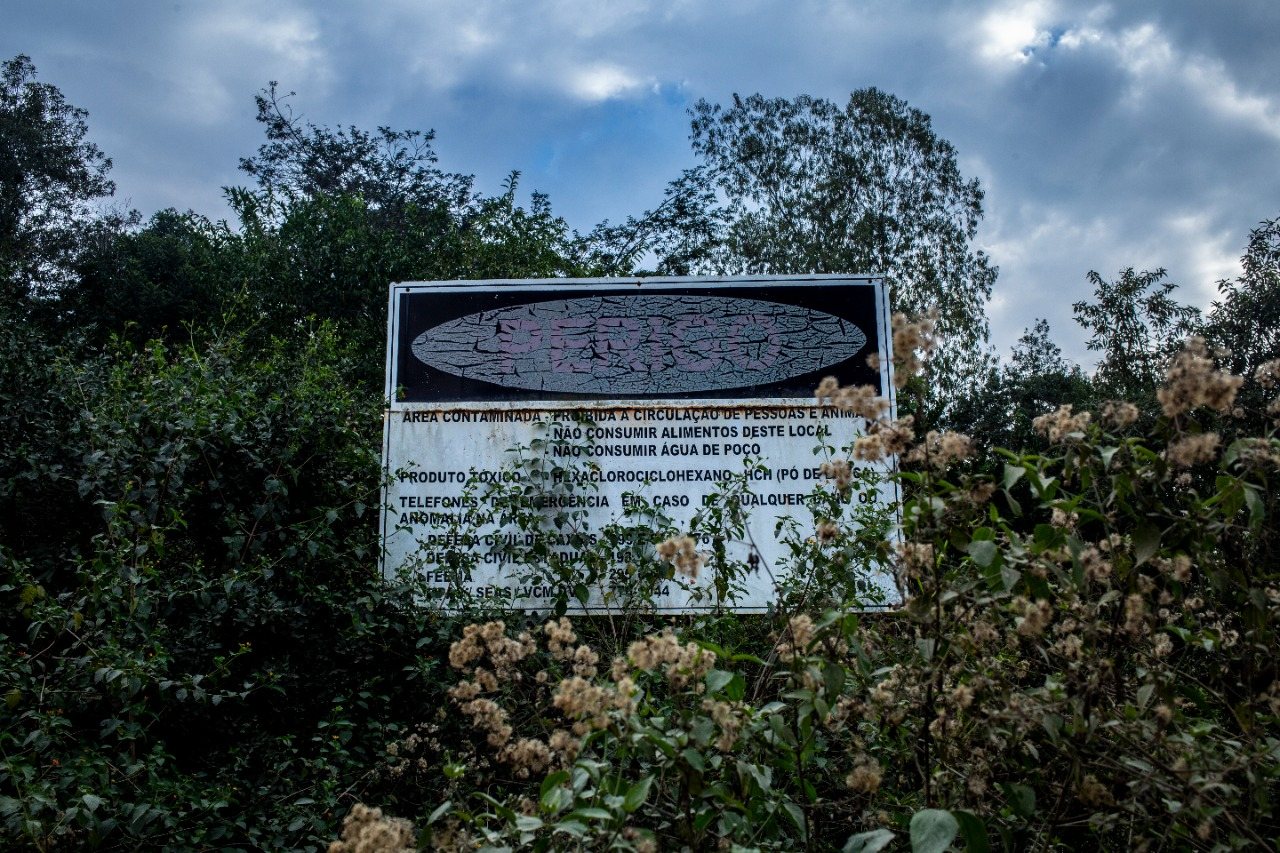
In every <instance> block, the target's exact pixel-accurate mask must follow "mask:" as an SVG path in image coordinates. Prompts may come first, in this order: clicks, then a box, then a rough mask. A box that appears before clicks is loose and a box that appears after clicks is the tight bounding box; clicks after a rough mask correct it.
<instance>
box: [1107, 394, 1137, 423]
mask: <svg viewBox="0 0 1280 853" xmlns="http://www.w3.org/2000/svg"><path fill="white" fill-rule="evenodd" d="M1098 414H1099V415H1100V417H1101V419H1102V422H1103V423H1104V424H1105V425H1106V426H1108V427H1110V428H1111V429H1116V430H1121V429H1125V428H1126V427H1129V426H1132V425H1133V423H1134V422H1135V421H1137V420H1138V407H1137V406H1135V405H1134V404H1133V403H1130V402H1128V401H1126V400H1107V401H1106V402H1105V403H1103V404H1102V408H1101V409H1100V410H1099V412H1098Z"/></svg>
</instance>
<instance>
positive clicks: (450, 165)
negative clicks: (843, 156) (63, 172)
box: [0, 0, 1280, 366]
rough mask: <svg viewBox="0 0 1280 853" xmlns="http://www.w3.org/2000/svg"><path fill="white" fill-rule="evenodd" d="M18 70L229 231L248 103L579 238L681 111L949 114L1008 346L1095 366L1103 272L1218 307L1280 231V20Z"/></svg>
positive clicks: (148, 30) (629, 11)
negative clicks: (784, 103)
mask: <svg viewBox="0 0 1280 853" xmlns="http://www.w3.org/2000/svg"><path fill="white" fill-rule="evenodd" d="M0 8H2V9H3V18H4V20H5V26H4V28H3V31H0V57H3V58H8V57H11V56H13V55H14V54H17V53H26V54H28V55H30V56H31V57H32V59H33V60H34V61H35V63H36V67H37V68H38V70H39V73H40V78H41V79H42V80H44V81H47V82H50V83H53V84H55V85H57V86H59V87H60V88H61V89H62V91H63V92H64V93H65V95H66V96H67V98H68V100H69V101H70V102H71V103H74V104H76V105H78V106H82V107H84V108H86V109H87V110H89V113H90V119H89V122H90V132H91V135H92V138H93V140H94V141H96V142H97V143H98V145H99V146H100V147H101V148H102V149H103V150H104V151H106V152H107V153H108V154H109V155H110V156H111V157H112V158H113V159H114V161H115V168H114V170H113V172H112V175H113V177H114V178H115V180H116V182H117V184H118V193H117V195H118V198H119V199H120V200H122V201H123V202H125V203H127V204H129V205H131V206H133V207H136V208H138V209H139V210H141V211H142V212H143V213H146V214H150V213H151V212H154V211H155V210H158V209H161V208H164V207H170V206H173V207H177V208H180V209H187V208H191V209H194V210H196V211H197V212H200V213H204V214H206V215H210V216H213V217H215V218H218V217H222V216H225V215H226V207H225V205H224V204H223V201H222V195H221V187H223V186H226V185H233V184H237V183H243V182H244V176H242V175H241V174H240V173H239V172H237V170H236V165H237V162H238V158H239V157H242V156H246V155H249V154H252V153H253V152H254V151H255V150H256V148H257V146H258V144H259V142H260V141H261V132H260V129H259V128H258V126H257V125H256V123H255V121H254V107H253V95H254V94H255V93H256V92H257V91H258V90H259V89H261V88H262V87H264V86H265V85H266V84H267V82H268V81H271V80H277V81H279V83H280V86H281V88H282V89H284V90H296V92H297V95H296V97H295V98H294V99H293V100H292V103H293V105H294V108H295V111H296V112H298V113H301V114H302V115H303V116H304V117H305V118H306V119H308V120H310V121H312V122H315V123H317V124H356V125H359V126H362V127H366V128H373V127H375V126H377V125H390V126H392V127H397V128H420V129H427V128H434V129H435V130H436V132H437V150H438V151H439V153H440V156H441V165H442V166H443V167H444V168H446V169H449V170H452V171H461V172H467V173H473V174H475V175H476V177H477V179H478V183H479V186H480V188H481V189H482V190H485V191H487V192H490V193H494V192H497V191H498V190H499V188H500V183H501V180H502V178H503V177H504V176H505V175H506V174H507V173H508V172H510V171H511V170H513V169H518V170H519V171H520V172H522V173H523V178H522V181H521V187H522V189H523V190H539V191H543V192H547V193H549V194H550V196H551V200H552V204H553V206H554V208H555V210H556V211H557V212H558V213H560V214H561V215H563V216H564V217H565V218H566V219H567V220H568V221H569V223H570V224H571V225H572V226H573V227H575V228H578V229H579V230H584V231H585V230H589V229H590V228H591V227H592V226H593V225H594V224H595V223H596V222H598V221H599V220H601V219H605V218H609V219H613V220H617V219H621V218H625V217H626V216H627V215H628V214H633V213H639V212H641V211H643V210H644V209H646V208H648V207H652V206H653V205H654V204H655V203H656V202H657V201H658V200H659V199H660V197H661V193H662V189H663V187H664V185H665V184H666V182H667V181H668V180H670V179H671V178H674V177H675V176H677V175H678V174H679V172H680V170H681V169H683V168H686V167H688V166H691V165H693V162H694V161H693V157H692V154H691V153H690V150H689V145H688V115H687V112H686V110H687V109H688V107H689V106H690V105H691V104H692V103H694V102H695V101H697V100H698V99H699V98H706V99H708V100H711V101H720V102H723V101H727V100H728V99H729V98H730V97H731V95H732V94H733V93H735V92H738V93H743V94H748V93H752V92H761V93H763V94H765V95H767V96H794V95H797V94H802V93H803V94H810V95H815V96H821V97H827V98H830V99H833V100H836V101H838V102H841V103H842V102H843V101H844V100H845V99H846V98H847V97H848V93H849V92H850V91H851V90H853V89H858V88H862V87H866V86H877V87H879V88H882V89H885V90H887V91H889V92H892V93H894V94H896V95H898V96H899V97H902V98H904V99H906V100H907V101H908V102H910V104H911V105H912V106H914V107H917V108H919V109H921V110H923V111H925V112H927V113H929V114H930V115H931V116H932V117H933V121H934V127H935V130H936V131H937V132H938V133H939V134H940V135H941V136H943V137H945V138H947V139H950V140H951V141H952V143H954V145H955V146H956V149H957V150H958V152H959V155H960V163H961V169H962V171H963V173H964V174H965V175H966V176H972V177H977V178H978V179H979V180H980V181H981V183H982V185H983V187H984V188H985V190H986V194H987V197H986V211H987V212H986V219H985V221H984V223H983V225H982V228H981V230H980V232H979V235H978V242H979V245H980V246H981V247H983V248H985V249H986V250H987V251H988V252H989V253H990V255H991V256H992V258H993V260H994V261H995V263H996V264H998V265H999V267H1000V277H999V279H998V281H997V282H996V286H995V296H994V298H993V300H992V303H991V306H990V313H991V317H992V325H993V342H994V343H995V344H996V345H997V346H998V347H999V348H1000V349H1001V351H1002V352H1006V353H1007V351H1008V348H1009V346H1010V344H1012V342H1013V341H1014V340H1016V339H1017V337H1018V335H1019V334H1020V333H1021V332H1022V330H1023V328H1024V327H1026V326H1028V325H1030V324H1031V323H1033V322H1034V320H1035V318H1036V317H1046V318H1047V319H1048V320H1049V321H1050V323H1051V324H1052V327H1053V331H1054V337H1055V338H1056V339H1057V340H1058V341H1059V342H1060V343H1061V344H1062V346H1063V347H1064V349H1065V350H1066V352H1067V353H1068V355H1069V356H1071V357H1073V358H1075V359H1076V360H1078V361H1080V362H1081V363H1083V364H1085V365H1086V366H1090V365H1091V363H1092V362H1091V359H1090V356H1089V354H1088V353H1087V352H1086V350H1085V348H1084V338H1083V336H1082V334H1081V333H1080V331H1079V330H1078V329H1077V328H1076V327H1075V325H1074V323H1073V321H1072V319H1071V308H1070V306H1071V303H1072V302H1073V301H1075V300H1078V299H1083V298H1086V297H1088V295H1089V292H1090V291H1089V287H1088V284H1087V282H1086V279H1085V276H1086V273H1087V272H1088V271H1089V270H1098V271H1099V272H1101V273H1103V275H1104V276H1106V277H1108V278H1111V277H1113V276H1115V275H1116V274H1117V273H1118V271H1119V270H1120V269H1121V268H1123V267H1126V266H1133V267H1136V268H1138V269H1149V268H1154V267H1165V268H1167V269H1168V270H1169V276H1170V279H1171V280H1173V281H1175V282H1177V283H1178V284H1179V285H1180V289H1179V291H1178V293H1179V295H1180V297H1181V298H1182V299H1183V300H1184V301H1188V302H1193V303H1195V304H1198V305H1201V306H1207V305H1208V303H1209V301H1210V300H1211V299H1212V298H1213V296H1214V293H1215V282H1216V281H1217V280H1218V279H1220V278H1223V277H1227V276H1232V275H1234V274H1235V273H1236V272H1237V271H1238V257H1239V255H1240V253H1241V251H1242V249H1243V246H1244V244H1245V239H1246V236H1247V234H1248V231H1249V229H1250V228H1251V227H1253V226H1255V225H1256V224H1257V223H1258V222H1259V221H1260V220H1262V219H1264V218H1273V217H1275V216H1277V215H1280V51H1277V50H1276V49H1275V43H1276V37H1277V36H1280V3H1277V2H1275V0H1222V2H1215V3H1191V2H1166V3H1153V2H1128V1H1127V0H1126V2H1123V3H1120V2H1116V3H1111V4H1107V3H1096V2H1065V0H1064V2H1054V0H1029V2H1027V1H1026V0H1017V2H1004V3H977V2H951V3H948V2H929V3H924V2H921V3H909V2H904V1H903V0H869V1H868V2H853V1H852V0H850V1H849V2H839V0H827V2H820V0H785V1H784V2H763V0H552V1H551V2H539V1H538V0H377V2H374V0H369V2H365V3H340V2H310V3H308V2H301V0H275V2H271V3H263V2H260V0H221V2H142V0H116V2H112V3H103V2H100V0H79V1H78V2H70V0H68V2H60V1H59V0H45V2H21V0H2V2H0Z"/></svg>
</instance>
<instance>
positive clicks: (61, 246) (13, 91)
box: [0, 54, 115, 305]
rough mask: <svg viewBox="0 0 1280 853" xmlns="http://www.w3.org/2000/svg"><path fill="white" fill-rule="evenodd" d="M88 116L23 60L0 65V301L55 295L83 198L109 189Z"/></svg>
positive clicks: (84, 213)
mask: <svg viewBox="0 0 1280 853" xmlns="http://www.w3.org/2000/svg"><path fill="white" fill-rule="evenodd" d="M87 116H88V113H86V112H85V111H84V110H82V109H80V108H79V107H74V106H71V105H70V104H68V103H67V102H66V99H65V98H64V97H63V95H62V92H60V91H59V90H58V88H57V87H56V86H52V85H50V84H48V83H40V82H38V81H37V80H36V69H35V65H34V64H32V62H31V59H30V57H27V56H24V55H21V54H19V55H18V56H15V57H14V58H13V59H10V60H8V61H7V62H5V63H4V64H3V65H0V288H3V293H0V300H2V301H3V304H5V305H14V304H16V303H18V302H20V301H22V300H24V299H25V298H26V297H28V296H32V295H35V296H48V295H51V294H54V293H56V292H57V291H58V290H59V289H60V288H61V287H62V286H63V285H64V284H65V283H66V282H67V281H68V280H69V278H70V276H71V266H72V261H73V259H74V257H75V254H76V251H77V248H78V246H79V244H80V237H81V235H82V225H83V223H84V221H85V220H86V219H87V218H88V217H89V215H90V213H91V210H92V208H91V202H93V201H94V200H95V199H99V198H103V197H105V196H109V195H111V194H112V193H113V192H115V185H114V184H113V183H112V182H111V181H110V180H108V179H107V172H108V170H110V168H111V161H110V160H109V159H107V157H106V156H105V155H104V154H103V153H102V152H101V151H100V150H98V147H97V146H96V145H94V144H93V143H91V142H88V141H87V140H86V139H85V137H86V135H87V134H88V125H87V124H86V122H85V119H86V118H87Z"/></svg>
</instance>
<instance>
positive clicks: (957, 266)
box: [597, 89, 996, 397]
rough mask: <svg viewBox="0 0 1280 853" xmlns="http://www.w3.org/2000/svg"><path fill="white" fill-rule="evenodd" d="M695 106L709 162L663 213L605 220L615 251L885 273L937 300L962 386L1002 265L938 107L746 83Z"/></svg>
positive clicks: (901, 304)
mask: <svg viewBox="0 0 1280 853" xmlns="http://www.w3.org/2000/svg"><path fill="white" fill-rule="evenodd" d="M692 114H693V125H692V144H693V150H694V153H695V154H696V155H698V157H699V158H700V160H701V165H700V166H699V167H698V168H696V169H693V170H690V171H688V172H686V173H685V174H684V175H683V176H682V177H681V178H680V179H678V180H677V181H675V182H673V184H672V185H671V187H670V188H669V189H668V192H667V196H666V199H665V201H664V203H663V204H662V205H661V206H659V207H658V208H657V209H656V210H654V211H653V212H651V213H649V214H646V215H645V216H643V217H640V218H637V219H633V220H631V221H630V222H628V223H627V224H626V225H625V226H622V227H618V228H613V229H605V230H604V231H603V232H599V233H598V234H597V236H598V237H600V238H601V239H603V241H604V243H605V245H606V246H608V247H609V252H607V253H608V254H610V255H611V256H618V257H627V256H628V255H635V254H638V253H639V252H641V251H642V250H643V249H650V250H652V251H653V252H655V253H656V254H657V255H658V271H659V272H662V273H675V274H690V273H698V272H701V273H716V274H724V273H851V272H869V273H871V272H874V273H882V274H884V275H885V276H886V278H887V280H888V283H889V287H890V297H891V299H890V301H891V304H892V305H893V306H894V308H895V310H899V311H905V312H908V313H919V312H922V311H924V310H925V309H927V308H929V307H934V308H937V309H938V311H939V327H940V329H941V331H942V333H943V340H944V341H945V342H946V343H945V344H944V347H943V351H942V352H941V353H940V354H939V356H938V362H939V363H938V366H937V368H936V369H935V374H934V383H935V386H936V389H937V391H938V393H939V394H941V395H942V396H943V397H946V396H947V395H948V394H950V393H951V392H953V391H954V390H955V389H956V388H958V387H959V386H960V384H962V379H963V377H964V376H965V374H966V372H967V371H968V370H970V369H971V368H972V364H973V363H974V362H975V360H981V357H982V352H981V345H982V344H983V343H984V342H985V341H986V339H987V319H986V313H985V305H986V300H987V299H988V298H989V297H990V295H991V286H992V284H993V282H994V281H995V278H996V269H995V267H993V266H992V265H991V264H990V262H989V261H988V259H987V257H986V255H985V254H984V253H982V252H981V251H978V250H976V249H974V248H973V246H972V241H973V239H974V236H975V234H976V232H977V227H978V223H979V221H980V220H981V218H982V197H983V194H982V190H981V189H980V187H979V186H978V182H977V181H976V180H968V181H966V180H965V179H964V178H963V177H962V176H961V175H960V171H959V167H958V166H957V163H956V152H955V149H954V148H953V147H952V146H951V144H950V143H949V142H947V141H946V140H944V139H941V138H939V137H938V136H937V134H936V133H935V132H934V130H933V126H932V123H931V121H930V119H929V116H927V115H926V114H925V113H923V112H921V111H920V110H917V109H914V108H912V107H910V106H908V105H907V103H906V102H905V101H903V100H901V99H900V98H897V97H894V96H893V95H891V94H888V93H886V92H881V91H879V90H877V89H859V90H857V91H855V92H853V93H852V94H851V95H850V96H849V101H848V103H847V104H846V105H845V106H844V107H840V106H839V105H837V104H835V103H833V102H831V101H827V100H824V99H821V98H811V97H808V96H804V95H802V96H800V97H797V98H794V99H790V100H789V99H785V98H765V97H763V96H761V95H751V96H749V97H747V98H740V97H738V96H736V95H735V96H734V100H733V103H732V104H731V105H729V106H728V107H722V106H720V105H716V104H710V103H708V102H706V101H699V102H698V103H697V104H696V105H695V106H694V108H693V110H692Z"/></svg>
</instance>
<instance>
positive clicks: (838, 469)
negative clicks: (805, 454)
mask: <svg viewBox="0 0 1280 853" xmlns="http://www.w3.org/2000/svg"><path fill="white" fill-rule="evenodd" d="M818 470H819V471H820V472H821V473H822V476H824V477H829V478H830V479H832V480H835V483H836V488H837V489H840V490H841V491H844V490H845V489H847V488H849V485H850V484H851V483H852V482H853V469H851V468H850V467H849V462H848V460H845V459H833V460H831V461H829V462H823V463H822V466H821V467H820V468H819V469H818Z"/></svg>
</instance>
